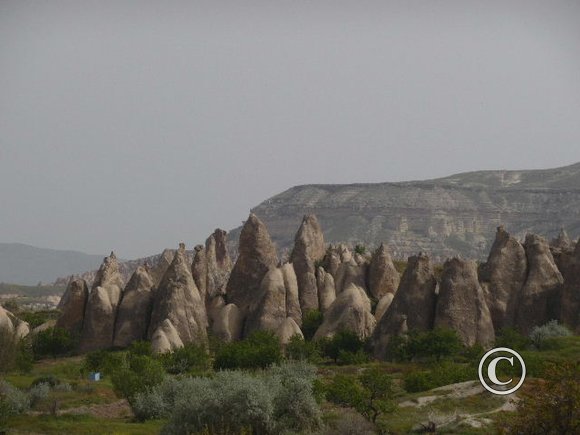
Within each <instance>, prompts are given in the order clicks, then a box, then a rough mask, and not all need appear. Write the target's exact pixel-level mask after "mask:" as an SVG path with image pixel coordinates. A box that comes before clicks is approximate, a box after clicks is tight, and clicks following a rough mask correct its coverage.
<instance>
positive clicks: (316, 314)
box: [302, 310, 323, 340]
mask: <svg viewBox="0 0 580 435" xmlns="http://www.w3.org/2000/svg"><path fill="white" fill-rule="evenodd" d="M322 320H323V319H322V313H321V312H320V311H318V310H309V311H308V312H306V314H304V316H303V318H302V333H303V334H304V339H306V340H312V338H313V337H314V334H316V331H317V330H318V328H319V327H320V325H322Z"/></svg>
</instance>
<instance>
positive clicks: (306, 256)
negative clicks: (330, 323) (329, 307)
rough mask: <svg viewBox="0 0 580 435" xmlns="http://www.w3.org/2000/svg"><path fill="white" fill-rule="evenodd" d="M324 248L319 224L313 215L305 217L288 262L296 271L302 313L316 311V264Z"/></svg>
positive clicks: (322, 254)
mask: <svg viewBox="0 0 580 435" xmlns="http://www.w3.org/2000/svg"><path fill="white" fill-rule="evenodd" d="M325 252H326V247H325V246H324V236H323V234H322V229H321V228H320V224H319V223H318V220H317V219H316V216H314V215H306V216H304V218H303V219H302V223H301V225H300V228H299V229H298V232H297V233H296V237H295V239H294V250H293V251H292V258H291V259H290V261H291V262H292V264H293V266H294V270H295V271H296V278H297V279H298V292H299V295H300V308H301V309H302V312H303V313H306V312H308V311H310V310H317V309H318V308H319V307H318V289H317V286H316V262H318V261H321V260H322V259H323V258H324V254H325Z"/></svg>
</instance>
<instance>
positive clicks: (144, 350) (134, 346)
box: [127, 340, 153, 356]
mask: <svg viewBox="0 0 580 435" xmlns="http://www.w3.org/2000/svg"><path fill="white" fill-rule="evenodd" d="M127 351H128V352H129V353H130V354H133V355H143V356H153V348H152V347H151V342H150V341H144V340H137V341H134V342H133V343H131V345H130V346H129V348H128V349H127Z"/></svg>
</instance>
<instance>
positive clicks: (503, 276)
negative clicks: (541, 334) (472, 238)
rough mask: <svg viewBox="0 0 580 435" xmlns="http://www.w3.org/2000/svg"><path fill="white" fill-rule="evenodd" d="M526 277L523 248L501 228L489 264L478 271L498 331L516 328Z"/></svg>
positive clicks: (526, 263) (526, 269) (488, 260)
mask: <svg viewBox="0 0 580 435" xmlns="http://www.w3.org/2000/svg"><path fill="white" fill-rule="evenodd" d="M527 273H528V262H527V258H526V251H525V250H524V247H523V246H522V245H521V244H520V242H518V241H517V240H516V239H515V238H514V237H512V236H510V234H509V233H508V232H507V231H506V230H505V229H504V228H503V227H498V229H497V233H496V235H495V241H494V243H493V245H492V247H491V251H490V253H489V257H488V259H487V263H485V264H483V265H482V266H481V267H480V270H479V279H480V281H481V286H482V288H483V291H484V295H485V299H486V302H487V305H488V307H489V311H490V313H491V318H492V320H493V326H494V329H495V330H496V331H499V330H500V329H502V328H506V327H513V323H514V321H515V313H516V307H517V305H518V297H519V293H520V290H521V288H522V287H523V285H524V283H525V281H526V276H527Z"/></svg>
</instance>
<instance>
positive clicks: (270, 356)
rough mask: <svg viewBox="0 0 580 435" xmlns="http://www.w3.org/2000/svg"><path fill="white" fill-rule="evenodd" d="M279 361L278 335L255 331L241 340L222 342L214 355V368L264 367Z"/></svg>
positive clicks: (280, 353) (280, 358) (280, 355)
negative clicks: (222, 344) (221, 345)
mask: <svg viewBox="0 0 580 435" xmlns="http://www.w3.org/2000/svg"><path fill="white" fill-rule="evenodd" d="M281 361H282V352H281V350H280V341H279V339H278V337H276V335H274V333H272V332H269V331H256V332H254V333H252V334H251V335H250V336H249V337H248V338H246V339H245V340H243V341H238V342H232V343H227V344H224V346H223V347H222V348H221V349H220V350H219V351H218V353H217V354H216V356H215V361H214V368H215V369H217V370H224V369H237V368H240V369H253V368H266V367H268V366H271V365H273V364H279V363H280V362H281Z"/></svg>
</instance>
